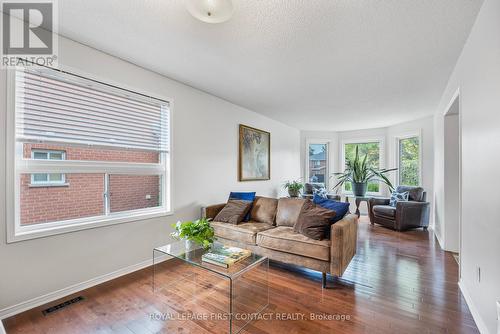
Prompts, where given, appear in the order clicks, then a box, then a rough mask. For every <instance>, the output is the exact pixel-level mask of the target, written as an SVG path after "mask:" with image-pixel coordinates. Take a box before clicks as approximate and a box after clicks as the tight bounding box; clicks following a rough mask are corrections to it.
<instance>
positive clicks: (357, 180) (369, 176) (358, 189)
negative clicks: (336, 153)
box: [333, 146, 397, 196]
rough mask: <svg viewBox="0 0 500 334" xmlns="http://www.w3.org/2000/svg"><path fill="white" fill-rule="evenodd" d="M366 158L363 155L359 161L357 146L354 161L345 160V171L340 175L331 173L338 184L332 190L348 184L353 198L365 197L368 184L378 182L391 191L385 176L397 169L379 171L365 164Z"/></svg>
mask: <svg viewBox="0 0 500 334" xmlns="http://www.w3.org/2000/svg"><path fill="white" fill-rule="evenodd" d="M367 157H368V154H365V156H364V157H363V158H362V159H361V158H360V156H359V150H358V146H356V151H355V155H354V160H350V159H347V161H346V167H345V170H344V171H343V172H340V173H333V175H334V176H336V177H337V180H338V183H337V184H336V185H335V187H333V188H334V189H335V188H337V187H341V186H342V185H344V183H346V182H350V183H351V184H352V191H353V193H354V196H365V194H366V189H367V186H368V182H370V181H380V182H383V183H385V184H386V185H387V186H388V187H389V189H391V191H392V190H393V189H394V187H393V186H392V183H391V181H389V179H388V178H387V176H386V174H387V173H389V172H392V171H395V170H397V168H391V169H379V168H373V167H370V166H368V163H367Z"/></svg>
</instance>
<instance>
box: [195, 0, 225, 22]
mask: <svg viewBox="0 0 500 334" xmlns="http://www.w3.org/2000/svg"><path fill="white" fill-rule="evenodd" d="M185 5H186V9H187V10H188V12H189V13H191V15H193V16H194V17H196V18H197V19H198V20H201V21H203V22H206V23H221V22H225V21H227V20H229V19H230V18H231V16H232V15H233V11H234V8H233V2H232V1H231V0H185Z"/></svg>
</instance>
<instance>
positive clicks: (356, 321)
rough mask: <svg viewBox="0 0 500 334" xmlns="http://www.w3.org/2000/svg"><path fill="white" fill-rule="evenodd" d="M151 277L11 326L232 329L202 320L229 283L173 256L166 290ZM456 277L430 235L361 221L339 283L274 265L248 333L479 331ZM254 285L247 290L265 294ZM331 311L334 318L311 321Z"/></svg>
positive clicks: (217, 306)
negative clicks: (263, 303) (264, 303)
mask: <svg viewBox="0 0 500 334" xmlns="http://www.w3.org/2000/svg"><path fill="white" fill-rule="evenodd" d="M151 274H152V270H151V268H146V269H144V270H141V271H138V272H135V273H132V274H130V275H127V276H124V277H121V278H118V279H115V280H113V281H110V282H107V283H104V284H101V285H98V286H96V287H93V288H90V289H87V290H84V291H81V292H80V293H78V294H75V295H72V296H69V297H68V298H64V300H67V299H69V298H70V297H74V296H83V297H84V298H85V300H83V301H81V302H78V303H76V304H73V305H70V306H68V307H66V308H64V309H62V310H60V311H57V312H54V313H51V314H49V315H47V316H44V315H42V312H41V311H42V310H43V309H46V308H47V307H50V306H52V305H56V304H58V303H60V302H61V301H56V302H54V303H50V304H48V305H44V306H41V307H38V308H35V309H33V310H30V311H27V312H24V313H21V314H19V315H16V316H14V317H11V318H8V319H6V320H4V325H5V328H6V331H7V333H136V334H138V333H157V332H161V333H216V334H219V333H224V332H227V322H226V321H225V320H224V319H222V320H217V319H204V318H202V317H199V318H195V316H197V317H198V315H200V314H204V315H210V314H218V313H222V312H225V310H226V308H227V295H228V292H227V291H228V289H227V288H228V284H227V282H225V281H221V280H220V278H217V277H214V276H212V275H209V274H206V272H203V271H199V270H197V269H196V268H193V267H192V266H188V265H185V264H183V263H180V262H178V261H168V262H165V263H164V264H162V268H160V271H159V275H158V280H157V283H160V284H163V285H161V286H162V288H161V289H160V290H159V291H156V293H153V292H152V287H151V281H152V280H151ZM249 279H250V280H252V279H253V280H255V281H257V280H258V278H255V277H250V278H249ZM457 281H458V265H457V262H456V261H455V260H454V258H453V256H452V254H451V253H446V252H443V251H442V250H441V249H440V247H439V245H438V244H437V241H435V239H434V238H433V237H432V234H431V233H430V232H424V231H422V230H414V231H409V232H404V233H398V232H394V231H391V230H388V229H385V228H383V227H380V226H371V225H370V224H369V223H368V222H367V218H366V217H362V218H361V222H360V228H359V240H358V252H357V255H356V257H355V258H354V259H353V261H352V262H351V264H350V266H349V268H348V269H347V271H346V273H345V274H344V276H343V278H342V279H339V280H336V281H335V282H333V287H334V288H333V289H321V273H316V272H312V271H306V270H301V269H297V268H290V267H285V266H282V265H278V264H271V266H270V269H269V291H270V303H269V306H268V307H267V309H265V310H264V311H263V312H264V315H266V316H267V318H260V319H257V320H254V321H252V322H251V323H250V324H249V325H248V326H247V327H245V329H244V330H243V331H242V333H246V334H250V333H252V334H264V333H273V334H274V333H287V334H293V333H370V334H371V333H375V334H377V333H419V334H422V333H479V331H478V330H477V327H476V325H475V323H474V320H473V319H472V316H471V314H470V311H469V309H468V307H467V305H466V303H465V300H464V298H463V297H462V295H461V293H460V290H459V288H458V285H457ZM174 282H175V283H177V284H172V283H174ZM329 284H330V285H332V281H331V280H330V281H329ZM242 291H243V290H242ZM252 291H253V290H250V289H247V290H246V292H245V293H250V294H253V295H257V293H252ZM325 315H326V316H328V315H330V316H333V317H334V318H333V319H314V320H311V316H314V317H318V316H325ZM182 317H184V319H183V318H182ZM335 317H337V318H335ZM278 318H282V319H283V318H288V319H289V320H286V321H285V320H280V319H278ZM185 319H188V320H185Z"/></svg>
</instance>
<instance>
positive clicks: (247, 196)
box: [228, 191, 255, 222]
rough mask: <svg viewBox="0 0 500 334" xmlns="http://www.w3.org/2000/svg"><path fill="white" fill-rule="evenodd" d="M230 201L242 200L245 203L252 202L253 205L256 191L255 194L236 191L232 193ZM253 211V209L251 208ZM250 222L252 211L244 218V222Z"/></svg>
mask: <svg viewBox="0 0 500 334" xmlns="http://www.w3.org/2000/svg"><path fill="white" fill-rule="evenodd" d="M230 199H240V200H243V201H249V202H252V204H253V201H254V199H255V191H254V192H235V191H231V192H230V193H229V198H228V200H230ZM250 209H251V207H250ZM249 220H250V211H248V213H247V214H246V216H245V218H243V221H245V222H247V221H249Z"/></svg>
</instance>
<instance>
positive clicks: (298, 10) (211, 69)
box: [59, 0, 482, 130]
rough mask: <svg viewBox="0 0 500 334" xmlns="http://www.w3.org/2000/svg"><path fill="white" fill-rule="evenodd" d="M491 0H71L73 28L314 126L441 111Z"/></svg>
mask: <svg viewBox="0 0 500 334" xmlns="http://www.w3.org/2000/svg"><path fill="white" fill-rule="evenodd" d="M481 3H482V1H481V0H260V1H259V0H252V1H249V0H234V5H235V13H234V16H233V17H232V19H231V20H229V21H228V22H225V23H222V24H216V25H211V24H207V23H203V22H201V21H197V20H196V19H194V18H193V17H192V16H190V14H188V12H187V11H186V10H185V9H184V6H183V1H182V0H105V1H104V0H64V1H59V4H60V8H59V10H60V32H61V34H62V35H64V36H67V37H69V38H71V39H74V40H76V41H79V42H81V43H83V44H86V45H89V46H92V47H94V48H96V49H99V50H102V51H105V52H107V53H109V54H112V55H115V56H118V57H120V58H122V59H125V60H128V61H130V62H132V63H135V64H137V65H140V66H142V67H145V68H148V69H151V70H153V71H156V72H159V73H161V74H164V75H166V76H168V77H170V78H173V79H176V80H178V81H181V82H184V83H186V84H188V85H191V86H193V87H196V88H199V89H201V90H204V91H206V92H209V93H211V94H213V95H216V96H219V97H222V98H224V99H226V100H229V101H231V102H234V103H236V104H239V105H241V106H244V107H247V108H249V109H252V110H254V111H256V112H258V113H261V114H264V115H266V116H269V117H271V118H274V119H276V120H279V121H282V122H284V123H286V124H289V125H291V126H294V127H296V128H299V129H303V130H351V129H362V128H373V127H380V126H387V125H392V124H396V123H400V122H403V121H408V120H413V119H417V118H420V117H423V116H426V115H430V114H432V113H433V112H434V111H435V108H436V107H437V104H438V102H439V99H440V97H441V94H442V92H443V90H444V88H445V85H446V82H447V80H448V77H449V75H450V73H451V71H452V69H453V67H454V65H455V63H456V60H457V58H458V56H459V54H460V52H461V50H462V47H463V45H464V43H465V40H466V38H467V36H468V34H469V31H470V29H471V27H472V24H473V21H474V19H475V17H476V15H477V13H478V10H479V7H480V5H481Z"/></svg>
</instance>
